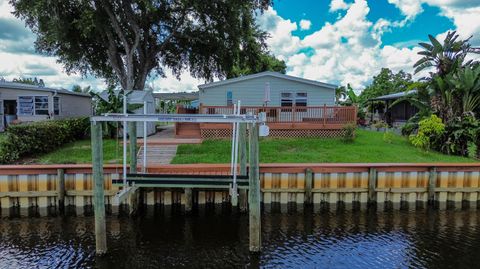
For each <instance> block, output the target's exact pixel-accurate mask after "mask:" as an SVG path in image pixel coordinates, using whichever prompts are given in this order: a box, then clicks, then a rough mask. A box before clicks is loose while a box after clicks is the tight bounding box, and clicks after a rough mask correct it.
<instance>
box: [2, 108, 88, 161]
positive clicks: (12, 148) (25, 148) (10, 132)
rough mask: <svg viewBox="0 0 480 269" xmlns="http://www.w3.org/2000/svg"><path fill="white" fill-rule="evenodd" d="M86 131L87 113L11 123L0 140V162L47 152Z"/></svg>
mask: <svg viewBox="0 0 480 269" xmlns="http://www.w3.org/2000/svg"><path fill="white" fill-rule="evenodd" d="M89 134H90V121H89V118H88V117H82V118H71V119H64V120H47V121H40V122H34V123H29V124H19V125H12V126H9V127H8V128H7V130H6V132H5V137H4V139H2V140H1V141H0V163H3V164H8V163H13V162H15V161H17V160H19V159H20V158H23V157H26V156H35V155H38V154H41V153H47V152H51V151H53V150H55V149H57V148H59V147H60V146H62V145H64V144H66V143H69V142H73V141H75V140H79V139H83V138H86V137H88V136H89Z"/></svg>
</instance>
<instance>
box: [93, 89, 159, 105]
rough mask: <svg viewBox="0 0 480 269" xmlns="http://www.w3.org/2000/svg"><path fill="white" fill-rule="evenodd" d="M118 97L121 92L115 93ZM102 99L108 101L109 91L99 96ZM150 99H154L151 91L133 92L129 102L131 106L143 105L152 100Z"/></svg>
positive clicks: (129, 96)
mask: <svg viewBox="0 0 480 269" xmlns="http://www.w3.org/2000/svg"><path fill="white" fill-rule="evenodd" d="M114 92H115V94H116V95H118V94H120V91H119V90H116V91H114ZM99 96H100V98H102V99H103V100H105V101H108V91H106V90H105V91H103V92H101V93H100V94H99ZM150 97H151V98H152V99H153V96H152V92H151V91H132V93H130V94H129V95H128V99H127V100H128V102H129V103H131V104H143V102H145V100H148V99H150Z"/></svg>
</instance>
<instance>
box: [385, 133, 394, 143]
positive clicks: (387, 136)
mask: <svg viewBox="0 0 480 269" xmlns="http://www.w3.org/2000/svg"><path fill="white" fill-rule="evenodd" d="M394 137H395V135H394V134H393V133H392V131H390V130H387V131H386V132H385V133H383V141H384V142H385V143H388V144H392V143H393V138H394Z"/></svg>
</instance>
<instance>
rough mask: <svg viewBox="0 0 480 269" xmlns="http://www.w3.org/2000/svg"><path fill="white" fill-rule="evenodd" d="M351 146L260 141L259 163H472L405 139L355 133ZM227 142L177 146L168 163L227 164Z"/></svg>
mask: <svg viewBox="0 0 480 269" xmlns="http://www.w3.org/2000/svg"><path fill="white" fill-rule="evenodd" d="M356 134H357V137H356V139H355V141H353V142H351V143H345V142H343V141H341V140H340V139H318V138H308V139H272V138H264V139H261V141H260V162H262V163H421V162H474V161H475V160H473V159H469V158H463V157H457V156H448V155H444V154H441V153H437V152H431V151H430V152H425V151H422V150H420V149H418V148H415V147H413V146H412V145H410V143H409V142H408V141H407V139H406V138H405V137H402V136H399V135H394V136H393V139H392V143H387V142H385V141H383V133H381V132H373V131H366V130H357V131H356ZM230 150H231V142H230V141H226V140H207V141H204V142H203V143H202V144H200V145H180V146H179V147H178V151H177V155H176V157H175V158H174V159H173V161H172V163H176V164H182V163H229V162H230Z"/></svg>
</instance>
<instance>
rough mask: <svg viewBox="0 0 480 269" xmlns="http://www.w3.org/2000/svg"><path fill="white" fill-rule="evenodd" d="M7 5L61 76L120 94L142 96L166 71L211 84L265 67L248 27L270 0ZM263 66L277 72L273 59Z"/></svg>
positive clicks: (34, 0) (260, 36) (259, 39)
mask: <svg viewBox="0 0 480 269" xmlns="http://www.w3.org/2000/svg"><path fill="white" fill-rule="evenodd" d="M10 3H11V4H12V5H13V7H14V9H15V11H14V14H15V15H16V16H17V17H19V18H21V19H23V20H25V22H26V24H27V26H28V27H29V28H30V29H32V31H33V32H34V33H35V34H36V35H37V40H36V42H35V48H36V50H37V51H39V52H41V53H45V54H47V55H53V56H57V58H58V61H59V62H60V63H62V64H63V65H64V67H65V70H66V71H67V72H68V73H71V72H75V73H81V74H83V75H86V74H93V75H95V76H97V77H103V78H105V79H106V80H107V81H108V82H109V83H110V84H117V83H118V84H120V86H121V87H122V89H124V90H132V89H139V90H141V89H143V88H144V85H145V81H146V79H147V77H148V76H150V75H161V76H164V75H165V71H166V69H169V70H172V72H173V73H174V75H176V76H177V77H179V76H180V74H181V72H182V71H185V70H187V71H189V72H190V73H191V75H193V76H194V77H197V78H203V79H206V80H211V79H213V78H214V77H219V78H224V77H228V76H235V75H236V74H239V73H241V72H256V71H257V70H262V69H264V68H265V66H264V64H265V63H267V65H268V64H271V63H272V56H271V55H270V54H268V52H267V47H266V44H265V42H264V41H265V38H266V37H267V34H266V33H265V32H263V31H261V30H260V29H259V28H258V26H257V25H256V23H255V14H256V13H257V12H261V11H263V10H264V9H266V8H267V7H268V6H269V5H270V4H271V1H270V0H231V1H203V0H159V1H151V0H112V1H107V0H93V1H69V0H58V1H50V0H10ZM259 58H260V59H262V60H261V61H258V59H259ZM279 66H280V67H279ZM268 67H269V68H270V67H271V68H273V69H280V71H281V69H282V68H281V63H280V62H275V61H273V64H271V65H268ZM152 71H154V72H152Z"/></svg>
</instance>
